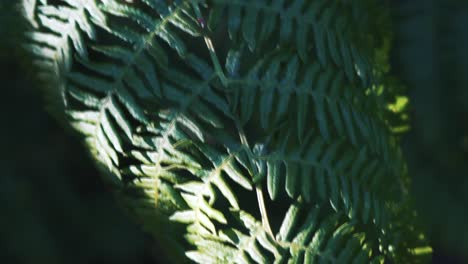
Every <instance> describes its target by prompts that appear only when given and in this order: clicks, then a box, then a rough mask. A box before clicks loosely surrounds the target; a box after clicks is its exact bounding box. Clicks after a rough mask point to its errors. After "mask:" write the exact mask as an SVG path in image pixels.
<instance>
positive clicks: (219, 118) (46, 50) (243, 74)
mask: <svg viewBox="0 0 468 264" xmlns="http://www.w3.org/2000/svg"><path fill="white" fill-rule="evenodd" d="M24 7H25V14H26V15H27V17H28V19H29V21H30V24H31V30H30V31H29V32H28V33H27V41H25V45H26V46H27V48H28V50H30V51H31V52H32V54H33V61H34V64H35V66H36V69H37V72H38V73H39V74H38V75H39V77H40V80H41V81H42V82H43V85H44V87H46V88H45V89H46V94H47V96H48V102H49V103H48V104H49V105H50V106H51V112H53V113H55V114H56V115H58V116H59V119H61V120H63V121H64V123H67V124H70V125H71V127H72V128H73V129H74V130H75V131H76V132H78V134H80V135H81V136H82V137H83V140H84V142H85V143H86V146H87V148H88V149H89V150H90V152H91V153H92V156H93V157H94V158H95V159H96V161H97V165H98V166H99V167H100V168H101V170H102V172H103V175H104V177H105V180H106V182H108V184H111V185H112V186H113V188H114V190H115V192H116V194H117V197H118V198H119V200H120V201H121V202H122V203H123V204H124V205H125V206H126V207H127V208H128V209H129V210H130V211H131V212H132V213H133V214H134V215H135V216H136V217H137V218H139V219H141V220H142V221H143V223H144V225H145V227H146V229H147V230H148V231H149V232H152V233H153V234H154V235H155V237H156V238H157V239H159V240H161V241H163V243H165V245H166V246H167V250H168V254H169V255H170V256H171V258H173V259H174V261H175V262H178V260H180V261H182V259H185V256H186V257H188V259H190V260H192V261H195V262H198V263H219V262H228V261H232V260H235V261H236V262H240V263H244V262H246V263H250V262H253V263H270V262H273V261H276V262H281V261H283V262H292V263H298V262H304V263H310V262H311V261H312V260H318V261H324V262H338V263H349V262H350V261H351V260H353V261H355V262H356V263H368V262H375V263H381V262H395V263H417V262H421V261H424V258H425V257H427V253H429V252H430V248H428V247H427V243H426V241H425V237H424V235H422V233H421V232H420V230H419V228H418V227H417V226H416V225H415V218H414V217H415V213H414V210H413V207H412V206H413V204H412V202H411V199H410V196H409V195H408V190H409V178H408V174H407V169H406V164H405V162H404V159H403V157H402V154H401V150H400V147H399V141H400V134H401V132H404V131H405V130H406V129H407V121H408V120H407V114H406V113H405V109H406V105H407V101H408V100H407V99H406V97H404V96H403V95H402V88H401V85H400V84H399V83H398V82H397V81H396V80H395V79H393V78H392V77H391V75H390V74H389V72H388V71H389V66H388V58H387V57H388V52H389V43H390V42H391V31H390V29H389V21H388V17H387V14H386V13H385V10H386V7H385V6H380V5H379V4H377V3H376V2H374V1H366V0H359V1H353V2H350V1H341V0H335V1H325V0H324V1H300V0H297V1H292V2H288V3H283V1H271V2H270V1H222V0H214V1H150V0H142V1H117V0H102V1H93V0H88V1H85V0H83V1H74V0H65V1H46V0H38V1H25V4H24ZM184 237H185V239H184Z"/></svg>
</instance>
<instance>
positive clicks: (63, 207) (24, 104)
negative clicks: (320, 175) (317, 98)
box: [0, 0, 468, 264]
mask: <svg viewBox="0 0 468 264" xmlns="http://www.w3.org/2000/svg"><path fill="white" fill-rule="evenodd" d="M14 3H15V1H10V0H0V36H1V37H0V39H1V41H0V80H1V85H0V87H1V89H2V91H1V96H0V122H1V125H0V148H1V149H0V262H1V263H26V264H29V263H51V264H53V263H70V264H72V263H122V264H124V263H157V262H158V260H160V259H161V256H160V254H159V253H158V251H157V245H156V244H155V243H154V242H153V240H152V239H151V238H150V237H149V236H148V235H146V234H144V233H143V232H142V231H141V227H140V226H138V225H137V224H136V223H134V222H132V221H131V220H130V219H129V218H128V217H127V216H126V215H125V213H124V212H123V211H122V210H121V209H120V208H118V207H117V206H116V205H115V203H114V201H113V197H112V194H111V193H110V192H109V190H107V189H106V188H105V187H104V185H103V183H102V182H101V180H100V178H99V175H98V173H97V171H96V170H95V168H94V166H93V164H92V162H91V160H90V158H89V157H88V155H87V154H86V152H85V150H84V148H83V147H82V146H81V145H80V144H79V143H78V140H77V139H76V138H74V137H73V136H70V135H69V133H66V132H64V130H63V129H62V128H61V126H60V125H59V124H58V123H57V122H56V121H55V120H54V119H53V118H52V117H51V116H50V115H48V114H47V113H46V111H45V107H44V104H43V101H42V97H41V91H40V90H39V89H38V88H37V85H35V84H34V83H33V81H32V78H31V74H30V73H29V72H28V69H27V68H28V67H27V65H25V57H24V55H23V54H22V52H21V47H20V46H19V45H18V43H19V37H20V35H19V34H20V32H21V24H20V23H19V22H18V20H17V17H18V16H17V15H16V14H15V13H14V12H13V11H12V10H13V9H12V6H13V4H14ZM391 5H392V19H393V27H394V30H395V36H394V48H393V51H392V64H393V65H392V70H393V72H394V74H396V75H398V76H399V78H400V79H402V80H403V81H404V83H405V84H406V85H407V87H408V93H409V95H410V100H411V105H412V106H411V109H410V111H411V118H412V121H411V122H412V124H411V126H412V130H411V132H410V133H409V134H408V135H407V136H405V138H404V141H403V143H404V144H403V145H404V150H405V154H406V156H407V157H408V160H409V169H410V174H411V176H412V181H413V185H412V186H413V190H412V193H413V195H414V197H415V201H416V205H417V208H418V210H419V213H420V215H421V219H422V220H423V222H422V224H423V225H424V226H425V227H426V229H427V231H428V235H429V238H430V240H431V243H432V245H433V246H434V260H433V263H468V245H467V243H468V242H467V241H468V226H467V224H466V223H468V4H467V1H454V0H447V1H444V0H440V1H436V0H411V1H402V0H401V1H391ZM160 262H161V261H160Z"/></svg>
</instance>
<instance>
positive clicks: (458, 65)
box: [393, 0, 468, 263]
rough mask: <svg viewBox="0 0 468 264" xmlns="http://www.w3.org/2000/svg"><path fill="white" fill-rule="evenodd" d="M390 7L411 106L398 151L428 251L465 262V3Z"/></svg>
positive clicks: (425, 1)
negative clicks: (427, 238) (430, 243)
mask: <svg viewBox="0 0 468 264" xmlns="http://www.w3.org/2000/svg"><path fill="white" fill-rule="evenodd" d="M393 8H394V9H393V11H394V12H393V14H394V26H395V40H394V65H393V70H394V71H395V72H396V74H397V75H398V76H399V77H400V79H402V80H403V81H404V83H405V84H406V85H407V86H408V91H409V95H410V100H411V108H412V111H411V112H412V116H411V119H412V128H411V131H410V133H409V135H407V137H406V140H405V141H406V142H405V150H406V155H407V157H408V159H409V168H410V175H411V176H412V177H413V183H412V186H413V194H414V195H415V197H416V201H417V205H418V207H419V209H420V213H421V216H422V219H423V220H424V221H425V223H426V225H427V229H428V231H429V234H430V236H431V239H432V241H433V245H434V246H435V247H436V248H440V249H441V250H442V251H444V252H446V254H448V255H452V256H458V259H459V261H461V259H462V258H464V260H465V261H464V263H466V262H467V261H468V122H467V121H468V49H467V47H468V27H467V26H468V1H454V0H448V1H445V0H444V1H442V0H439V1H438V0H413V1H394V2H393ZM436 253H437V251H436Z"/></svg>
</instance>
